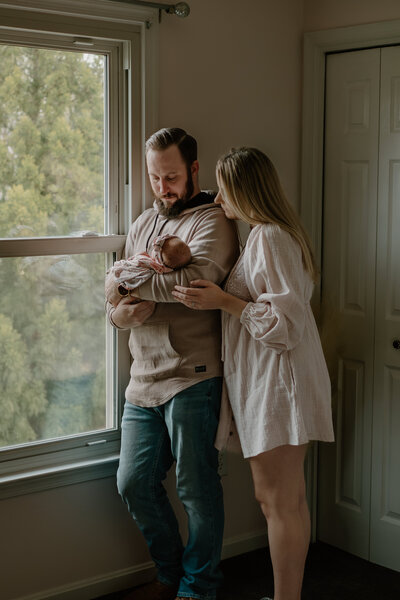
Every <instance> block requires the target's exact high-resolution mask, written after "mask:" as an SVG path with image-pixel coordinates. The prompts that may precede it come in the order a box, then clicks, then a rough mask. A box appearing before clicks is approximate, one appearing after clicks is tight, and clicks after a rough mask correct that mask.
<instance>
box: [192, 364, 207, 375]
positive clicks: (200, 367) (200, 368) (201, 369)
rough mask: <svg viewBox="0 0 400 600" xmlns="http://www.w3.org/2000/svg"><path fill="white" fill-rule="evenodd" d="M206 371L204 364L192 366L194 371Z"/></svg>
mask: <svg viewBox="0 0 400 600" xmlns="http://www.w3.org/2000/svg"><path fill="white" fill-rule="evenodd" d="M206 371H207V367H206V365H200V366H198V367H195V368H194V372H195V373H205V372H206Z"/></svg>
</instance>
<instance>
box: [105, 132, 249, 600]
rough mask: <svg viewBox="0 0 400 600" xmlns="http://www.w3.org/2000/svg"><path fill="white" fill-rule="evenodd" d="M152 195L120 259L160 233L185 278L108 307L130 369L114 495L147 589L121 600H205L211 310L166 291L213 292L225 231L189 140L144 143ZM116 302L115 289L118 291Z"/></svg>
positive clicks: (213, 475)
mask: <svg viewBox="0 0 400 600" xmlns="http://www.w3.org/2000/svg"><path fill="white" fill-rule="evenodd" d="M146 160H147V169H148V175H149V179H150V183H151V187H152V190H153V193H154V196H155V202H154V206H153V208H150V209H148V210H146V211H145V212H144V213H143V214H142V215H140V217H139V218H138V219H137V220H136V221H135V222H134V223H133V225H132V226H131V229H130V231H129V234H128V237H127V241H126V247H125V255H126V256H127V257H129V256H131V255H133V254H135V253H137V252H144V251H147V250H148V249H149V247H150V245H151V242H152V240H153V239H154V238H155V237H156V236H159V235H160V234H161V233H162V234H164V233H167V234H172V235H176V236H178V237H179V238H181V239H182V240H183V241H184V242H186V243H187V244H188V245H189V246H190V250H191V253H192V261H191V262H190V264H189V265H187V266H186V267H183V268H182V269H179V270H177V271H173V272H172V273H166V274H160V275H158V274H155V275H153V277H152V278H151V279H150V280H149V281H148V282H146V283H144V284H143V285H141V286H140V287H139V288H136V289H135V291H134V295H135V296H136V297H139V298H140V299H141V300H142V302H139V303H136V304H132V300H131V299H130V298H129V296H126V297H125V298H122V300H121V301H120V302H119V304H118V306H117V307H116V308H111V307H110V306H109V315H110V319H111V321H112V323H113V324H114V325H115V326H116V327H119V328H130V329H131V333H130V341H129V347H130V351H131V354H132V358H133V362H132V367H131V378H130V382H129V385H128V388H127V390H126V400H127V401H126V404H125V409H124V415H123V420H122V440H121V456H120V464H119V469H118V475H117V481H118V489H119V492H120V494H121V496H122V498H123V500H124V501H125V502H126V504H127V506H128V509H129V511H130V512H131V514H132V516H133V517H134V519H135V520H136V523H137V524H138V526H139V528H140V530H141V531H142V533H143V535H144V537H145V539H146V542H147V544H148V547H149V550H150V553H151V556H152V558H153V560H154V562H155V565H156V568H157V580H156V581H155V582H153V583H150V584H147V585H145V586H142V588H139V589H138V590H136V591H134V592H132V593H131V594H130V595H129V596H128V598H131V599H132V600H147V599H148V600H173V599H174V598H179V599H189V600H190V599H201V600H214V599H215V597H216V590H217V588H218V586H219V585H220V583H221V573H220V570H219V562H220V554H221V546H222V534H223V519H224V514H223V498H222V488H221V482H220V478H219V475H218V454H217V450H216V449H215V447H214V439H215V434H216V430H217V425H218V418H219V409H220V397H221V381H222V380H221V373H222V371H221V347H220V336H221V334H220V314H219V311H201V312H200V311H196V310H195V307H193V308H187V307H185V306H183V305H182V304H180V303H177V302H176V301H175V299H174V297H173V296H172V294H171V292H172V291H173V289H174V286H175V284H180V285H190V281H192V280H194V279H209V280H211V281H213V282H215V283H217V284H220V283H221V282H222V281H223V280H224V279H225V278H226V276H227V275H228V273H229V271H230V269H231V268H232V266H233V264H234V262H235V260H236V258H237V254H238V243H237V236H236V230H235V228H234V227H233V226H232V223H231V222H229V221H228V220H227V219H226V218H225V216H224V214H223V211H222V210H221V209H220V208H219V207H218V206H216V205H215V204H214V202H213V200H214V195H213V194H209V193H205V192H201V191H200V187H199V182H198V172H199V163H198V161H197V144H196V141H195V140H194V138H192V137H191V136H189V135H187V134H186V132H185V131H183V130H182V129H178V128H172V129H162V130H160V131H158V132H156V133H155V134H154V135H152V136H151V137H150V138H149V140H148V141H147V143H146ZM120 292H121V294H122V295H125V293H126V292H125V290H124V289H123V288H121V289H120ZM174 461H176V482H177V483H176V485H177V492H178V495H179V498H180V500H181V501H182V503H183V506H184V508H185V511H186V513H187V516H188V540H187V543H186V547H183V544H182V540H181V537H180V535H179V531H178V523H177V520H176V517H175V514H174V512H173V510H172V508H171V506H170V503H169V501H168V498H167V495H166V492H165V489H164V486H163V485H162V481H163V480H164V479H165V477H166V474H167V471H168V470H169V469H170V467H171V466H172V464H173V462H174Z"/></svg>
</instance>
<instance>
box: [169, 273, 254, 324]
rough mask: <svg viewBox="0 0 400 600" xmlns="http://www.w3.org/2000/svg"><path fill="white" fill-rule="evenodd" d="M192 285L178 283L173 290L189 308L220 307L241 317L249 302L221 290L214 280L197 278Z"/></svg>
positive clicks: (206, 308) (207, 308) (175, 295)
mask: <svg viewBox="0 0 400 600" xmlns="http://www.w3.org/2000/svg"><path fill="white" fill-rule="evenodd" d="M190 285H191V286H193V287H189V288H188V287H182V286H181V285H176V286H175V290H173V291H172V295H173V296H174V298H176V299H177V300H178V301H179V302H182V304H185V306H188V307H189V308H194V309H196V310H215V309H217V308H220V309H221V310H225V311H226V312H228V313H230V314H231V315H234V316H235V317H238V319H240V316H241V314H242V312H243V309H244V308H245V306H246V305H247V302H245V301H244V300H242V299H241V298H237V297H236V296H232V294H228V293H227V292H224V290H221V288H220V287H219V286H218V285H216V284H215V283H212V281H206V280H204V279H195V280H194V281H191V282H190Z"/></svg>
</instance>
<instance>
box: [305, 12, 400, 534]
mask: <svg viewBox="0 0 400 600" xmlns="http://www.w3.org/2000/svg"><path fill="white" fill-rule="evenodd" d="M399 44H400V20H394V21H382V22H379V23H372V24H366V25H355V26H351V27H340V28H336V29H327V30H322V31H314V32H311V33H305V34H304V46H303V117H302V145H301V195H300V215H301V218H302V221H303V223H304V225H305V227H306V229H307V231H308V233H309V235H310V237H311V241H312V244H313V247H314V249H315V256H316V260H317V264H318V266H319V268H321V265H322V245H323V243H322V216H323V215H322V210H323V175H324V121H325V65H326V56H327V54H330V53H333V52H345V51H349V50H363V49H366V48H374V47H382V46H390V45H399ZM320 299H321V284H320V283H319V284H318V285H317V286H316V290H315V295H314V305H313V308H314V310H315V312H316V317H317V321H318V320H319V307H320ZM317 464H318V444H312V445H311V447H310V450H309V454H308V459H307V462H306V480H307V498H308V502H309V507H310V513H311V527H312V529H311V539H312V541H316V535H317V519H316V517H317Z"/></svg>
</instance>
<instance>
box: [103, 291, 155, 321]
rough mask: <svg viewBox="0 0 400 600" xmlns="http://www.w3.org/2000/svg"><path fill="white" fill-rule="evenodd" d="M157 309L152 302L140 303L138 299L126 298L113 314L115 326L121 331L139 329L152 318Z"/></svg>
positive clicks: (144, 301) (122, 299)
mask: <svg viewBox="0 0 400 600" xmlns="http://www.w3.org/2000/svg"><path fill="white" fill-rule="evenodd" d="M155 308H156V303H155V302H151V301H150V300H143V301H142V302H138V301H137V298H133V297H131V296H126V297H125V298H121V300H120V302H119V304H118V306H117V307H116V309H115V310H114V312H113V313H112V320H113V323H114V325H116V326H117V327H120V328H121V329H130V328H131V327H138V326H139V325H143V323H144V322H145V321H146V320H147V319H148V318H149V317H151V315H152V314H153V312H154V310H155Z"/></svg>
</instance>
